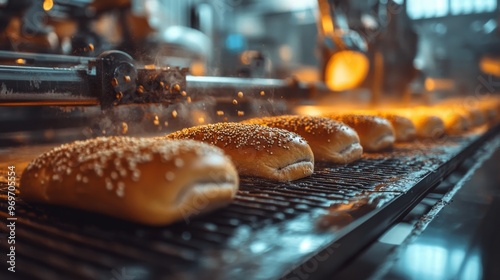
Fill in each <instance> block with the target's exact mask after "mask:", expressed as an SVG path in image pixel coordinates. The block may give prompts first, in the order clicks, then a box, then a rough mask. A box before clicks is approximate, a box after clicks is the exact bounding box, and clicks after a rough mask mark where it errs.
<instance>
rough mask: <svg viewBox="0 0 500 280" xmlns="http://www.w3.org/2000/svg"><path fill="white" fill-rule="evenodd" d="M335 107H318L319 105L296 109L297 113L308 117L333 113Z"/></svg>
mask: <svg viewBox="0 0 500 280" xmlns="http://www.w3.org/2000/svg"><path fill="white" fill-rule="evenodd" d="M334 109H335V108H334V107H331V106H317V105H303V106H297V107H296V108H295V113H297V114H299V115H307V116H321V115H324V114H325V113H328V112H333V111H334Z"/></svg>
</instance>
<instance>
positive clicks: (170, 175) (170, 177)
mask: <svg viewBox="0 0 500 280" xmlns="http://www.w3.org/2000/svg"><path fill="white" fill-rule="evenodd" d="M165 179H166V180H167V181H169V182H170V181H173V180H174V179H175V174H174V172H171V171H169V172H167V173H165Z"/></svg>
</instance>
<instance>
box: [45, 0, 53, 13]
mask: <svg viewBox="0 0 500 280" xmlns="http://www.w3.org/2000/svg"><path fill="white" fill-rule="evenodd" d="M52 7H54V1H52V0H44V1H43V9H44V10H45V11H50V9H52Z"/></svg>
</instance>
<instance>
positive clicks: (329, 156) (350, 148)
mask: <svg viewBox="0 0 500 280" xmlns="http://www.w3.org/2000/svg"><path fill="white" fill-rule="evenodd" d="M242 123H247V124H258V125H265V126H268V127H275V128H282V129H286V130H288V131H291V132H295V133H297V134H299V135H300V136H302V137H304V139H306V140H307V142H308V143H309V146H310V147H311V149H312V151H313V153H314V160H315V161H325V162H333V163H340V164H346V163H350V162H353V161H355V160H357V159H359V158H360V157H361V155H362V154H363V148H362V147H361V145H360V143H359V137H358V134H357V133H356V131H354V129H352V128H350V127H349V126H347V125H345V124H343V123H341V122H337V121H334V120H332V119H329V118H324V117H313V116H277V117H265V118H254V119H249V120H245V121H243V122H242Z"/></svg>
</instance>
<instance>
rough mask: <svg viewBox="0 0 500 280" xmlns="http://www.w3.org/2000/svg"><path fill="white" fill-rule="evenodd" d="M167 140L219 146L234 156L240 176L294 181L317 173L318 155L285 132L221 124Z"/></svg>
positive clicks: (298, 137) (250, 125)
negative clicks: (315, 165) (316, 157)
mask: <svg viewBox="0 0 500 280" xmlns="http://www.w3.org/2000/svg"><path fill="white" fill-rule="evenodd" d="M166 138H167V139H193V140H198V141H203V142H206V143H209V144H212V145H215V146H217V147H219V148H221V149H223V150H224V152H225V153H226V154H227V155H229V156H230V157H231V159H232V161H233V163H234V164H235V166H236V168H237V170H238V172H239V174H240V175H248V176H256V177H261V178H266V179H270V180H277V181H291V180H296V179H299V178H303V177H307V176H309V175H311V174H312V173H313V171H314V155H313V153H312V151H311V148H310V147H309V145H308V144H307V141H306V140H304V138H302V137H300V136H299V135H297V134H295V133H293V132H289V131H286V130H283V129H278V128H270V127H265V126H260V125H255V124H241V123H217V124H208V125H201V126H195V127H191V128H185V129H183V130H180V131H176V132H173V133H171V134H169V135H167V136H166Z"/></svg>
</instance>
